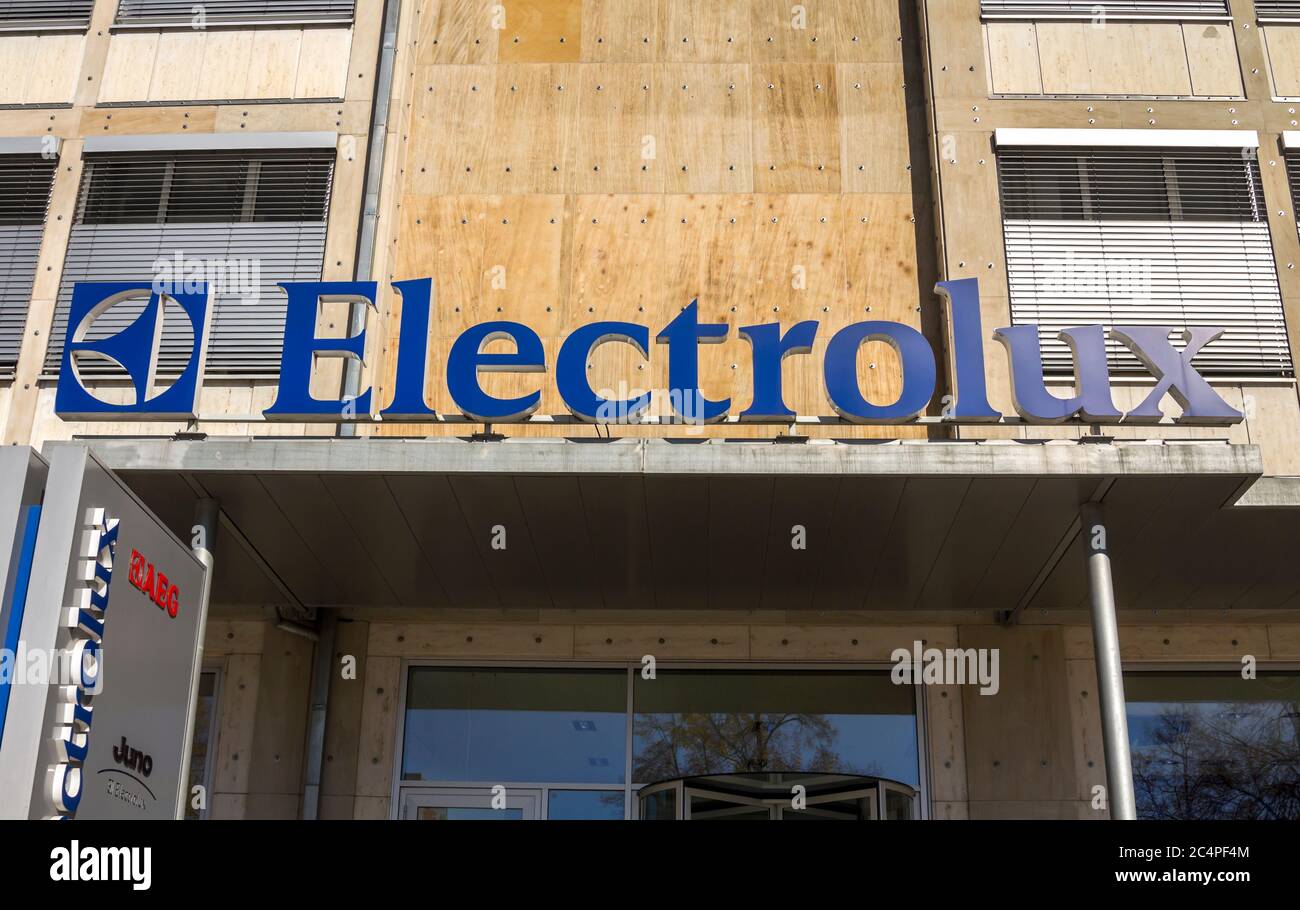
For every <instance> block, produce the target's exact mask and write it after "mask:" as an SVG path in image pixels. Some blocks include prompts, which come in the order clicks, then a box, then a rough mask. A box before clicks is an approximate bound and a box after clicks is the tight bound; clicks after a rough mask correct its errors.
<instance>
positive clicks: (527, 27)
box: [497, 0, 583, 63]
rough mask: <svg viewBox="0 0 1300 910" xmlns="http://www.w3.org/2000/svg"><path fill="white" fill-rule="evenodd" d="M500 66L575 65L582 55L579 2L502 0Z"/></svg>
mask: <svg viewBox="0 0 1300 910" xmlns="http://www.w3.org/2000/svg"><path fill="white" fill-rule="evenodd" d="M501 6H503V7H504V10H505V28H504V29H502V30H501V38H500V45H499V46H498V48H497V59H498V60H500V61H501V62H502V63H576V62H577V61H578V60H579V59H580V58H581V55H582V24H583V21H582V19H583V17H582V6H583V3H582V0H503V2H502V4H501Z"/></svg>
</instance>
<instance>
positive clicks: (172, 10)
mask: <svg viewBox="0 0 1300 910" xmlns="http://www.w3.org/2000/svg"><path fill="white" fill-rule="evenodd" d="M195 7H201V12H199V11H196V9H195ZM355 7H356V2H355V0H203V2H202V3H195V2H194V0H121V4H120V5H119V6H118V9H117V22H118V24H119V25H131V26H142V27H148V26H151V25H174V24H184V25H189V24H190V23H192V22H194V21H195V20H196V19H197V18H198V17H200V16H201V17H202V19H203V20H204V21H205V22H206V23H207V24H209V25H221V24H228V25H239V24H258V25H264V24H267V23H271V22H292V23H294V24H303V23H313V22H321V23H340V22H351V21H352V17H353V14H354V11H355Z"/></svg>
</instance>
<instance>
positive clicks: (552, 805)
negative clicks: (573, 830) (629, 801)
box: [546, 790, 623, 821]
mask: <svg viewBox="0 0 1300 910" xmlns="http://www.w3.org/2000/svg"><path fill="white" fill-rule="evenodd" d="M546 817H547V818H548V819H551V820H552V821H555V820H557V819H560V820H570V821H571V820H575V819H582V820H592V819H595V820H605V821H608V820H611V819H612V820H618V819H621V818H623V791H622V790H552V791H550V793H549V794H548V796H547V800H546Z"/></svg>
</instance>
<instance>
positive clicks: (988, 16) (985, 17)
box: [980, 0, 1233, 23]
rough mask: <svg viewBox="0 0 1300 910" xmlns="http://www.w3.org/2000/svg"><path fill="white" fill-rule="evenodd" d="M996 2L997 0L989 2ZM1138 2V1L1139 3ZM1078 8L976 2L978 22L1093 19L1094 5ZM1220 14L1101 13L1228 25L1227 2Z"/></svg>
mask: <svg viewBox="0 0 1300 910" xmlns="http://www.w3.org/2000/svg"><path fill="white" fill-rule="evenodd" d="M992 2H997V0H992ZM1061 2H1063V3H1069V2H1070V0H1061ZM1139 2H1140V0H1139ZM1037 3H1038V4H1039V5H1041V6H1044V7H1047V6H1050V5H1051V3H1052V0H1037ZM1076 5H1077V6H1078V7H1079V8H1078V9H1070V8H1068V7H1065V8H1063V9H1061V10H1060V11H1059V12H1056V11H1050V10H1032V9H1031V10H1023V11H1022V10H996V9H994V10H988V9H986V4H985V0H980V21H981V22H1088V21H1091V20H1092V19H1093V18H1095V13H1094V12H1093V9H1094V8H1095V7H1097V6H1099V5H1104V4H1098V3H1082V2H1080V3H1077V4H1076ZM1223 5H1224V12H1223V13H1210V12H1206V13H1197V12H1180V11H1171V12H1165V13H1162V12H1159V11H1158V10H1155V9H1152V10H1131V11H1126V10H1123V9H1117V10H1110V9H1108V10H1107V11H1106V14H1105V18H1106V21H1108V22H1224V23H1231V22H1232V21H1233V18H1232V5H1231V3H1230V2H1229V0H1224V3H1223Z"/></svg>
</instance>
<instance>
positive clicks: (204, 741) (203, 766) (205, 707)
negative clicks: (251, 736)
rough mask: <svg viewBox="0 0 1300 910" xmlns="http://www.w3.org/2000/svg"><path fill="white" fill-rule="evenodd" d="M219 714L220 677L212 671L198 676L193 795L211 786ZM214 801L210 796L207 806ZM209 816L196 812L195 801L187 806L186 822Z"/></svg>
mask: <svg viewBox="0 0 1300 910" xmlns="http://www.w3.org/2000/svg"><path fill="white" fill-rule="evenodd" d="M216 712H217V674H216V673H215V672H211V671H204V672H202V673H200V674H199V699H198V712H197V713H196V714H195V716H194V741H193V742H192V743H190V792H191V793H193V792H194V788H195V787H198V786H204V787H206V786H207V785H208V776H209V775H208V771H209V767H208V765H209V762H210V761H211V760H212V758H211V756H212V749H213V746H214V745H215V743H213V742H212V737H213V736H214V735H215V733H216V730H215V726H216V724H215V720H216ZM211 799H212V794H211V793H208V794H207V795H206V799H205V805H206V804H207V803H208V802H210V801H211ZM205 815H207V810H206V809H204V810H199V809H196V808H194V800H192V799H191V800H187V801H186V803H185V817H186V818H202V817H204V816H205Z"/></svg>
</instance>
